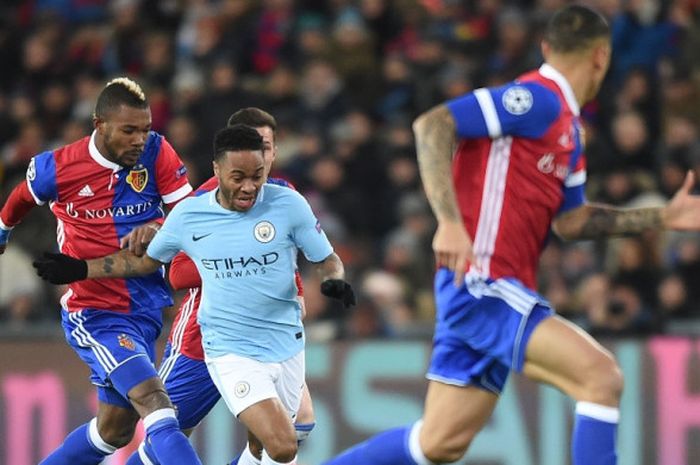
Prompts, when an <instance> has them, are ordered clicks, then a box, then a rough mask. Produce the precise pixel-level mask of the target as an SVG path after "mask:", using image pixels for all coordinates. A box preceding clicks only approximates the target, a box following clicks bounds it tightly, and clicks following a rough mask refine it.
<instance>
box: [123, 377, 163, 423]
mask: <svg viewBox="0 0 700 465" xmlns="http://www.w3.org/2000/svg"><path fill="white" fill-rule="evenodd" d="M129 400H130V401H131V404H132V405H133V406H134V408H135V409H136V410H137V411H138V412H139V415H141V417H142V418H143V417H145V416H146V415H148V414H149V413H152V412H155V411H156V410H159V409H163V408H173V404H172V402H170V398H169V397H168V394H167V393H166V392H165V388H164V387H163V385H162V383H160V382H159V381H158V382H150V380H147V381H145V382H143V383H141V384H139V385H138V386H136V387H134V388H133V389H131V390H130V391H129Z"/></svg>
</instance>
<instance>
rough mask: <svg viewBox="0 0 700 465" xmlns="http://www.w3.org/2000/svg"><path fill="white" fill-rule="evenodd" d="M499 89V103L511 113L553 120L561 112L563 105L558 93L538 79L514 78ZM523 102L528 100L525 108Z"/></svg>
mask: <svg viewBox="0 0 700 465" xmlns="http://www.w3.org/2000/svg"><path fill="white" fill-rule="evenodd" d="M501 90H502V92H501V102H500V103H501V105H503V107H504V108H505V109H506V111H508V112H509V113H511V114H514V115H520V114H522V115H525V114H527V116H528V117H533V116H534V117H538V118H542V119H543V120H548V121H554V120H555V119H556V118H557V117H558V116H559V115H560V114H561V112H562V108H563V105H562V99H561V97H560V95H559V93H558V92H557V91H556V90H555V89H554V88H552V87H550V86H548V85H547V84H545V83H544V82H541V81H539V80H536V79H533V78H526V79H524V80H516V81H513V82H510V83H508V84H506V85H505V86H503V87H502V88H501ZM528 101H529V102H528ZM523 102H528V103H527V105H528V107H527V108H525V107H524V105H526V103H523ZM516 107H517V108H516Z"/></svg>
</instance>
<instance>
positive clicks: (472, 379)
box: [426, 268, 554, 394]
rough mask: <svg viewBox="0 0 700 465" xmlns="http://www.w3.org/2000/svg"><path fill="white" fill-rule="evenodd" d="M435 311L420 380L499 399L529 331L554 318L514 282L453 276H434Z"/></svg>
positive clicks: (520, 365) (544, 304) (522, 354)
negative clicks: (430, 344) (461, 281)
mask: <svg viewBox="0 0 700 465" xmlns="http://www.w3.org/2000/svg"><path fill="white" fill-rule="evenodd" d="M435 302H436V306H437V315H436V327H435V336H434V338H433V353H432V357H431V361H430V367H429V368H428V373H427V375H426V377H427V378H428V379H430V380H434V381H439V382H442V383H446V384H452V385H456V386H467V385H473V386H477V387H480V388H482V389H485V390H488V391H491V392H494V393H496V394H499V393H500V392H501V391H502V390H503V386H504V385H505V383H506V380H507V379H508V374H509V372H510V370H514V371H516V372H521V371H522V369H523V364H524V363H525V349H526V347H527V342H528V340H529V338H530V336H531V335H532V332H533V331H534V329H535V327H537V325H538V324H539V323H541V322H542V321H543V320H545V319H546V318H548V317H550V316H551V315H553V314H554V312H553V311H552V309H551V307H550V305H549V303H548V302H547V301H546V300H545V299H544V298H543V297H542V296H540V295H539V294H537V293H535V292H533V291H531V290H530V289H527V288H526V287H525V286H524V285H523V284H522V283H520V282H519V281H518V280H515V279H506V278H500V279H496V280H493V279H485V278H483V277H480V276H476V275H471V274H468V275H467V276H466V278H465V283H464V284H463V285H461V286H459V287H456V286H455V285H454V273H452V272H451V271H449V270H447V269H445V268H442V269H440V270H438V272H437V274H436V275H435Z"/></svg>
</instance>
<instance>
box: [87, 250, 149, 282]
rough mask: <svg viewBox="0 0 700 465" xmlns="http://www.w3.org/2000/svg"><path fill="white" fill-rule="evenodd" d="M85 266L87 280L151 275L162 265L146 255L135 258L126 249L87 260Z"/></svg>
mask: <svg viewBox="0 0 700 465" xmlns="http://www.w3.org/2000/svg"><path fill="white" fill-rule="evenodd" d="M87 265H88V275H87V277H88V279H91V278H131V277H133V276H144V275H147V274H150V273H153V272H154V271H156V270H157V269H158V268H159V267H160V266H161V265H162V263H161V262H159V261H157V260H154V259H152V258H151V257H149V256H148V255H146V254H144V255H142V256H141V257H137V256H136V255H134V254H132V253H131V252H130V251H129V250H128V249H124V250H120V251H119V252H117V253H115V254H112V255H108V256H107V257H102V258H95V259H93V260H87Z"/></svg>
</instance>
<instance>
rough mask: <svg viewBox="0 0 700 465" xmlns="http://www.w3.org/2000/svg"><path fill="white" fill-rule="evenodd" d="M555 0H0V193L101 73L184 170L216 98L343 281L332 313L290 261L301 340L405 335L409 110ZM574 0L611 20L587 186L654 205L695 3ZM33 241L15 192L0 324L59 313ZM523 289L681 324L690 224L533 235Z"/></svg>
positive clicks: (628, 322) (670, 180)
mask: <svg viewBox="0 0 700 465" xmlns="http://www.w3.org/2000/svg"><path fill="white" fill-rule="evenodd" d="M565 3H566V2H564V1H563V0H530V1H507V0H218V1H216V0H160V1H155V0H153V1H148V0H113V1H107V0H27V1H12V0H6V1H3V2H2V6H0V63H1V64H2V72H0V205H2V203H4V200H5V199H6V198H7V195H8V194H9V192H10V190H11V189H12V188H13V187H14V186H15V185H16V184H17V183H18V182H20V181H21V180H22V179H23V177H24V171H25V169H26V167H27V164H28V162H29V160H30V158H31V157H32V156H33V155H35V154H37V153H39V152H42V151H44V150H48V149H51V148H56V147H58V146H61V145H64V144H67V143H70V142H73V141H75V140H77V139H79V138H81V137H84V136H86V135H88V134H90V132H91V130H92V121H91V116H92V111H93V108H94V103H95V99H96V96H97V94H98V93H99V92H100V90H101V88H102V87H103V86H104V84H105V83H106V81H107V80H108V79H110V78H112V77H115V76H119V75H128V76H131V77H133V78H134V79H136V80H137V81H138V82H139V83H140V84H141V85H142V86H143V87H144V89H145V91H146V94H147V96H148V98H149V100H150V104H151V110H152V116H153V129H154V130H156V131H158V132H160V133H162V134H164V135H165V136H166V137H167V138H168V139H169V141H170V142H171V144H172V145H173V146H174V147H175V149H176V150H177V152H178V153H179V154H180V156H181V157H182V159H183V160H184V161H185V163H186V165H187V167H188V175H189V178H190V182H191V183H192V185H193V186H195V187H196V186H197V185H198V184H199V183H201V182H202V181H204V180H206V179H208V178H209V177H210V176H211V175H212V170H211V146H212V139H213V135H214V133H215V132H216V131H217V130H218V129H219V128H221V127H222V126H224V125H225V123H226V120H227V118H228V116H229V115H230V114H231V113H233V112H234V111H235V110H237V109H239V108H242V107H247V106H257V107H260V108H263V109H265V110H267V111H269V112H270V113H272V114H273V115H274V116H275V117H276V118H277V121H278V125H279V126H278V129H277V148H278V155H277V161H276V164H275V166H274V168H273V175H275V176H280V177H284V178H286V179H288V180H289V181H291V182H293V183H294V184H295V185H296V186H297V188H298V189H299V190H300V191H301V192H302V193H303V194H304V195H305V196H306V198H307V199H308V200H309V201H310V203H311V204H312V207H313V208H314V210H315V212H316V214H317V216H318V217H319V219H320V221H321V223H322V225H323V227H324V229H325V230H326V232H327V234H328V236H329V237H330V239H331V241H332V242H333V243H334V245H335V248H336V250H337V252H338V253H339V254H340V255H341V257H342V259H343V261H344V262H345V264H346V268H347V271H348V274H349V279H350V281H351V282H352V283H353V285H354V287H355V288H356V291H357V292H358V294H359V296H360V298H359V302H358V306H357V307H356V308H355V309H353V310H351V311H349V312H345V311H343V310H342V309H341V308H339V307H338V306H336V305H335V304H334V303H332V302H330V301H328V300H327V299H325V298H322V296H321V295H320V292H319V290H318V289H319V283H318V281H317V278H316V277H315V276H313V275H311V274H310V273H306V272H305V271H306V269H305V267H304V266H303V263H302V271H304V272H305V273H304V275H305V276H304V282H305V293H306V302H307V310H308V317H307V320H306V321H307V323H306V324H307V334H308V337H309V340H312V341H313V340H316V341H324V340H332V339H337V338H367V337H427V336H429V335H430V334H431V333H432V321H433V314H434V304H433V300H432V275H433V271H434V264H433V263H434V262H433V255H432V252H431V248H430V244H431V240H432V234H433V232H434V227H435V223H434V220H433V217H432V215H431V212H430V209H429V206H428V204H427V202H426V199H425V196H424V193H423V191H422V188H421V183H420V179H419V175H418V168H417V165H416V159H415V148H414V142H413V135H412V131H411V122H412V120H413V119H414V118H415V117H416V116H417V115H418V114H419V113H420V112H422V111H425V110H427V109H428V108H430V107H432V106H433V105H435V104H438V103H440V102H442V101H444V100H446V99H450V98H453V97H457V96H459V95H462V94H464V93H466V92H469V91H470V90H472V89H475V88H478V87H482V86H489V85H498V84H500V83H504V82H507V81H509V80H512V79H514V78H515V77H517V76H518V75H519V74H520V73H522V72H523V71H526V70H528V69H529V68H534V67H537V66H539V64H540V63H541V61H542V57H541V54H540V50H539V42H540V39H541V36H540V31H542V26H543V24H545V22H546V21H547V19H548V18H549V17H550V15H551V14H552V12H553V11H555V10H556V9H557V8H559V7H561V6H563V5H564V4H565ZM587 4H588V5H590V6H592V7H594V8H596V9H598V10H599V11H600V12H602V13H603V14H604V15H605V16H606V17H607V18H608V19H609V20H610V23H611V25H612V29H613V64H612V67H611V70H610V73H609V76H608V78H607V80H606V83H605V85H604V87H603V89H602V91H601V93H600V95H599V98H598V99H597V100H596V101H595V102H592V103H591V104H589V105H587V106H586V107H585V108H584V109H583V118H584V123H585V127H586V152H587V157H588V191H587V196H588V199H589V201H592V202H595V201H601V202H609V203H612V204H614V205H618V206H621V207H633V206H653V205H662V204H663V203H664V202H666V201H667V200H668V199H669V198H670V197H671V196H672V195H673V193H674V192H675V191H676V189H678V188H679V187H680V185H681V184H682V182H683V179H684V177H685V175H686V173H687V171H688V170H696V172H697V173H700V132H699V131H700V2H698V1H697V0H680V1H657V0H590V1H588V2H587ZM513 240H515V241H517V238H513ZM55 248H56V242H55V220H54V219H53V216H52V215H51V214H50V212H49V211H48V209H47V208H45V207H43V208H37V209H35V210H34V211H33V212H32V213H31V214H30V215H29V217H28V218H27V219H26V220H25V221H24V223H23V224H22V225H20V226H19V227H18V228H17V229H16V231H15V232H14V234H13V236H12V238H11V240H10V245H9V246H8V248H7V251H6V253H5V255H3V256H2V257H0V328H2V329H3V330H4V331H17V332H22V331H24V330H27V329H31V328H34V327H36V326H37V325H42V324H43V325H52V326H55V327H56V328H58V327H59V325H58V321H59V308H60V305H59V302H58V298H59V296H60V294H61V293H62V292H63V289H61V288H60V287H56V286H47V285H44V283H43V282H41V281H40V280H39V279H38V278H37V277H36V276H35V274H34V271H33V269H32V267H31V261H32V259H33V258H34V257H36V256H38V255H39V254H40V253H41V251H44V250H52V249H55ZM301 262H303V260H301ZM539 286H540V289H539V290H540V292H541V293H542V294H544V295H545V296H546V297H547V298H548V299H549V300H550V301H551V302H552V304H553V305H554V306H555V308H557V309H558V311H559V312H560V313H561V314H563V315H565V316H566V317H567V318H570V319H571V320H573V321H575V322H577V323H578V324H581V325H582V326H583V327H584V328H586V329H588V330H591V331H592V332H594V334H610V333H613V334H625V335H629V334H633V335H640V334H641V335H644V334H652V333H662V332H692V331H696V332H697V331H700V329H698V328H699V327H700V236H699V235H698V234H678V233H661V232H649V233H646V234H643V235H642V236H640V237H633V238H623V239H615V240H612V241H608V242H605V241H601V242H592V241H589V242H580V243H562V242H561V241H559V240H558V239H557V238H556V237H554V236H552V238H551V239H550V242H549V245H548V247H547V249H546V252H545V253H544V255H543V257H542V262H541V270H540V283H539ZM169 313H170V314H172V310H170V311H169Z"/></svg>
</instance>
